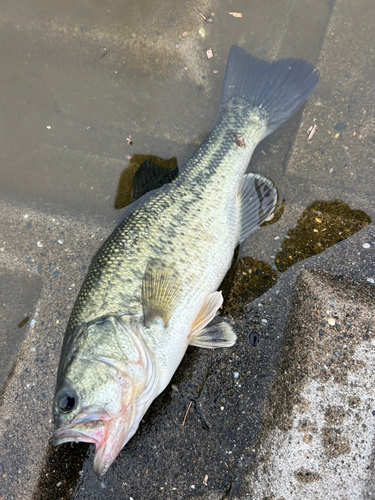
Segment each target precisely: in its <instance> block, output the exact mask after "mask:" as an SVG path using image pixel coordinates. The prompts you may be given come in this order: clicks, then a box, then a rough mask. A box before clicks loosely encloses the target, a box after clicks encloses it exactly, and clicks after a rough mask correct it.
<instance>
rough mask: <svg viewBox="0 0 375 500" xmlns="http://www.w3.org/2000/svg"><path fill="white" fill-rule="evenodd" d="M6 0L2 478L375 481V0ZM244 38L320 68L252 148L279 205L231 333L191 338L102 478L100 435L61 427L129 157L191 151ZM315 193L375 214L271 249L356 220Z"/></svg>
mask: <svg viewBox="0 0 375 500" xmlns="http://www.w3.org/2000/svg"><path fill="white" fill-rule="evenodd" d="M3 7H4V9H3V11H2V17H1V20H0V39H1V41H2V48H3V49H2V51H1V54H0V60H1V62H2V68H3V77H2V78H1V80H0V89H1V96H2V97H1V99H0V100H1V108H2V116H3V118H4V119H3V120H2V122H1V124H0V127H1V129H0V132H1V133H0V141H1V155H2V162H1V167H0V168H1V174H2V182H1V185H0V196H1V198H2V201H1V207H0V209H1V213H2V218H1V220H0V234H1V252H0V266H1V270H2V273H3V274H2V276H6V278H5V279H6V284H7V287H8V288H7V289H6V288H4V287H2V290H4V293H5V301H4V302H3V303H4V304H6V312H7V313H6V314H4V316H3V317H6V318H7V321H8V320H9V321H11V325H12V328H13V329H14V330H12V331H17V333H18V332H19V333H20V337H19V341H18V342H17V343H15V344H14V348H13V353H12V354H13V357H12V355H11V356H10V357H9V360H8V364H7V365H6V368H5V370H6V373H7V374H8V373H9V370H11V372H10V375H9V376H8V378H7V382H6V384H5V388H4V391H3V394H2V404H1V407H0V429H1V434H0V472H1V477H0V480H1V488H0V491H1V496H2V497H3V498H4V499H5V498H6V499H7V500H8V499H13V498H14V499H16V498H17V499H18V498H20V499H27V498H34V499H35V500H39V499H42V498H43V499H44V498H64V499H65V498H85V499H86V498H116V499H117V498H130V497H131V498H133V499H134V500H137V499H139V498H155V499H156V498H206V499H221V498H238V499H243V498H262V499H266V498H269V499H271V498H274V499H275V500H276V499H281V498H284V499H287V498H307V499H310V498H311V499H313V498H314V499H315V498H327V497H329V498H340V499H341V498H345V495H346V497H347V498H372V495H373V493H374V491H375V487H374V484H375V483H374V476H373V464H374V451H373V433H372V428H373V425H372V421H373V418H374V417H373V415H372V411H374V409H373V401H372V400H371V397H372V396H371V394H372V393H373V389H374V388H373V382H372V378H371V373H372V370H373V368H372V366H373V349H374V345H373V338H372V336H373V331H374V325H373V318H374V313H373V301H372V297H373V293H374V292H373V290H374V288H373V287H374V280H375V269H374V267H373V262H374V261H375V254H374V247H375V236H374V226H373V225H370V226H368V227H367V228H364V229H362V230H361V231H360V232H357V233H356V234H354V235H353V233H354V232H355V230H357V229H360V228H361V227H364V226H365V225H366V224H367V223H368V222H369V220H370V219H372V220H374V216H375V205H374V197H373V191H374V187H375V178H374V169H373V161H374V158H373V156H374V141H373V135H374V134H373V130H374V123H373V121H374V120H373V113H372V112H371V110H372V109H373V104H374V103H373V91H372V89H373V81H374V69H373V68H374V67H375V66H374V51H373V48H372V45H371V43H369V40H371V39H372V31H373V29H372V26H373V23H374V20H375V12H374V7H373V5H372V2H370V1H369V0H361V1H360V2H357V3H356V4H353V3H352V2H350V1H349V0H341V1H337V2H330V1H328V2H327V1H323V0H319V1H317V2H309V1H308V0H306V1H305V0H304V1H302V2H290V1H289V0H283V1H281V2H277V3H276V4H275V3H274V2H272V3H268V2H263V1H261V0H259V1H256V2H251V4H249V3H248V2H245V1H244V0H243V1H239V2H237V3H236V5H234V4H233V3H230V5H227V4H224V3H222V2H214V3H212V2H211V3H210V4H208V3H207V2H203V3H201V4H200V5H199V6H198V7H199V8H201V9H202V10H203V11H204V12H205V13H207V14H208V15H211V16H212V18H213V23H212V24H208V23H205V22H204V21H203V19H202V18H201V17H200V16H199V15H198V14H197V13H196V12H195V11H194V9H192V8H191V9H190V6H189V8H187V7H186V4H185V2H173V4H172V3H171V2H166V3H164V4H163V5H162V6H159V5H156V4H154V3H151V2H141V3H139V4H137V5H133V4H131V3H129V2H125V3H124V2H111V3H110V4H106V5H103V4H102V3H100V2H93V1H90V2H88V3H84V4H81V5H77V4H76V3H73V2H68V3H65V4H64V8H61V7H59V6H58V5H54V4H51V2H49V1H48V0H34V1H33V2H28V3H25V2H23V1H22V0H18V1H17V2H12V3H9V4H7V5H4V6H3ZM229 10H231V11H232V10H233V11H238V12H242V14H243V18H233V17H232V16H230V15H229V14H228V11H229ZM202 30H203V31H202ZM185 33H186V34H185ZM233 43H237V44H239V45H241V46H243V47H244V48H246V49H247V50H248V51H250V52H251V53H253V54H254V55H256V56H258V57H265V58H268V59H272V58H277V57H286V56H292V57H303V58H305V59H307V60H309V61H310V62H312V63H313V64H316V65H317V66H318V68H319V69H320V71H321V74H322V77H321V81H320V84H319V86H318V87H317V89H316V91H315V92H314V94H313V96H312V97H311V98H310V99H309V101H308V103H307V104H306V106H304V108H303V110H301V111H299V112H298V114H297V115H296V116H295V117H293V118H292V120H290V121H289V122H288V123H287V124H285V125H284V126H283V127H282V128H281V129H280V130H279V131H277V132H276V133H275V134H272V136H270V137H269V138H267V139H266V140H265V141H264V142H263V143H262V144H260V145H259V147H258V148H257V151H256V152H255V154H254V157H253V159H252V161H251V164H250V167H249V168H250V170H252V171H256V172H261V173H262V174H263V175H268V176H270V177H271V178H272V179H273V180H274V182H275V183H276V184H277V186H278V188H279V191H280V195H281V199H285V202H284V210H283V212H282V214H281V217H280V218H279V219H278V220H276V221H273V222H274V223H273V224H272V225H268V226H266V227H263V228H261V229H260V230H259V231H257V232H256V233H255V234H254V235H253V236H252V237H251V238H250V239H249V240H248V241H247V243H246V244H245V246H244V248H242V249H241V253H240V255H239V257H240V266H238V268H237V269H235V270H234V277H235V281H234V286H232V287H230V290H229V291H228V306H229V307H228V308H227V310H226V311H225V312H226V314H227V317H228V320H229V321H231V322H232V324H233V327H234V328H235V329H236V332H237V334H238V342H237V344H236V346H235V347H233V348H232V349H230V350H217V351H214V352H207V351H205V350H202V349H197V348H190V349H189V350H188V352H187V355H186V357H185V358H184V360H183V362H182V364H181V366H180V367H179V369H178V370H177V372H176V374H175V376H174V378H173V380H172V382H171V384H170V385H169V387H168V388H167V389H166V391H165V392H164V393H163V394H162V395H161V396H160V397H159V398H158V399H157V400H156V401H155V402H154V403H153V405H152V407H151V408H150V410H149V411H148V412H147V414H146V415H145V417H144V420H143V421H142V423H141V425H140V428H139V430H138V432H137V434H136V435H135V436H134V438H133V439H132V440H131V442H130V443H129V445H128V446H127V447H126V448H125V449H124V450H123V451H122V452H121V453H120V455H119V457H118V459H117V460H116V461H115V463H114V464H113V466H112V467H111V469H110V471H109V472H108V474H107V475H106V477H105V479H104V483H100V482H99V481H98V480H97V478H96V477H95V476H94V475H93V472H92V456H93V455H92V454H93V451H92V449H90V448H88V447H87V446H85V445H75V446H70V445H64V446H61V447H60V448H52V447H51V446H50V437H51V432H52V422H51V402H52V397H53V390H54V382H55V373H56V367H57V363H58V359H59V353H60V347H61V340H62V336H63V333H64V329H65V326H66V323H67V320H68V317H69V312H70V308H71V307H72V304H73V302H74V299H75V296H76V294H77V291H78V288H79V286H80V284H81V283H82V280H83V278H84V276H85V273H86V271H87V266H88V265H89V263H90V261H91V258H92V256H93V255H94V253H95V251H96V250H97V248H98V247H99V245H100V244H101V242H102V241H103V239H104V238H105V237H106V236H107V235H108V234H109V233H110V232H111V230H112V229H113V228H114V226H115V224H116V220H118V219H119V217H120V213H119V212H117V211H116V210H115V208H114V207H115V205H116V202H117V201H118V199H119V198H118V195H119V194H120V193H121V194H124V196H125V198H126V196H127V195H128V194H129V192H128V191H127V190H126V189H128V186H125V184H127V180H128V181H129V179H130V177H131V175H130V173H131V172H130V170H131V169H130V170H127V169H128V166H129V164H130V163H131V160H129V159H127V158H126V156H127V155H156V156H158V157H162V158H171V157H173V156H174V157H176V158H177V161H178V163H181V162H183V161H184V160H185V159H186V158H187V157H188V156H189V154H190V153H191V152H192V151H193V150H194V149H195V147H196V146H197V144H198V143H199V142H200V141H201V139H202V138H203V137H204V135H205V134H206V133H207V132H208V131H209V130H210V128H211V126H212V125H213V123H214V121H215V119H216V113H217V108H218V102H219V98H220V92H221V84H222V78H223V75H224V70H225V64H226V57H227V54H228V52H229V48H230V46H231V45H232V44H233ZM177 46H180V47H177ZM208 48H212V50H213V53H214V57H213V58H212V59H210V60H208V59H207V58H206V54H205V51H206V50H207V49H208ZM185 68H186V69H185ZM214 70H215V71H216V70H217V73H214ZM312 124H317V126H318V131H317V133H316V134H315V136H314V138H313V141H312V142H311V143H310V144H308V143H307V140H306V131H307V129H308V128H309V126H310V125H312ZM49 127H50V128H49ZM130 135H131V142H133V144H132V145H131V144H128V141H127V138H128V137H130ZM129 142H130V141H129ZM128 172H130V173H128ZM127 176H129V178H128V177H127ZM120 187H121V189H120ZM317 200H318V202H319V203H322V204H328V205H329V206H330V204H331V203H335V200H339V203H341V204H346V207H349V208H348V210H352V211H353V213H356V214H358V211H362V213H363V216H361V217H362V219H358V217H357V218H356V217H354V218H353V219H352V220H353V221H354V222H353V224H352V225H351V229H352V230H351V231H349V234H345V236H349V235H352V236H350V238H349V239H345V241H341V242H338V241H339V239H341V236H342V235H339V236H340V237H338V238H336V239H335V237H332V238H331V239H329V238H328V239H327V241H328V243H329V244H335V243H336V244H335V245H334V246H333V247H331V248H328V249H325V251H324V252H322V253H320V254H319V255H316V256H315V257H312V258H311V259H308V260H304V261H302V262H299V263H297V262H298V261H299V260H300V259H299V258H295V259H290V260H292V262H293V264H294V265H293V266H292V267H291V268H290V269H288V270H287V271H286V272H284V271H285V269H286V268H287V267H288V266H284V267H283V268H279V266H278V263H277V262H276V259H277V255H278V253H279V252H281V253H282V252H283V251H284V253H285V255H286V254H287V253H288V251H289V250H290V249H291V247H288V244H289V242H288V239H290V234H291V233H290V231H293V230H294V228H295V229H298V231H300V233H298V234H297V233H293V234H294V235H295V241H294V244H293V249H294V250H295V249H296V248H298V245H302V244H303V241H305V242H306V240H304V238H302V237H301V234H302V230H301V227H302V226H303V227H305V228H307V230H308V231H310V232H311V234H308V237H309V238H310V239H309V240H308V241H310V242H311V241H312V242H313V243H314V244H316V241H315V240H314V238H315V237H316V234H315V231H314V229H319V228H321V227H322V226H321V225H322V224H325V227H327V231H328V230H331V231H332V234H333V236H335V235H336V236H337V235H338V233H339V232H340V231H339V230H338V229H339V228H340V227H341V225H342V220H341V219H340V218H339V219H340V220H338V221H337V220H336V222H333V220H332V219H330V220H328V219H327V220H326V219H325V217H323V218H321V214H316V213H315V212H314V216H313V219H311V220H310V219H309V221H307V222H308V223H306V221H305V220H304V224H303V225H302V226H301V224H299V221H301V217H302V216H303V214H304V213H306V212H305V211H306V209H307V208H308V207H309V206H312V204H314V203H316V202H317ZM121 203H126V200H125V202H124V201H122V202H121ZM340 206H344V205H340ZM315 209H316V207H314V210H315ZM309 213H310V215H311V213H312V212H311V211H310V212H309ZM322 213H325V212H324V211H322ZM26 216H27V218H26ZM316 217H317V218H318V219H321V220H322V223H319V222H317V221H316V220H315V218H316ZM310 218H311V217H310ZM313 220H314V221H315V222H314V221H313ZM315 223H316V224H317V226H316V227H315V225H314V224H315ZM361 223H363V224H362V225H361ZM298 231H297V232H298ZM341 232H342V231H341ZM288 236H289V238H288ZM307 246H309V245H307ZM328 246H329V245H328V244H327V245H325V247H324V248H327V247H328ZM304 248H306V245H305V247H304ZM315 253H318V252H315ZM289 254H290V252H289ZM289 254H288V255H289ZM303 257H306V255H305V254H304V255H303ZM286 258H289V257H288V256H286ZM241 259H242V260H241ZM250 270H251V271H252V272H251V273H249V271H250ZM280 271H282V272H280ZM236 272H237V276H236ZM240 273H247V274H240ZM250 275H253V276H250ZM265 276H268V278H267V279H264V277H265ZM252 277H255V279H254V280H253V279H252ZM22 280H24V286H22V288H21V283H22ZM269 288H271V289H270V290H269V291H268V292H267V293H266V295H263V296H262V297H261V298H258V299H256V300H255V301H254V302H250V301H251V300H252V299H253V298H254V297H257V296H259V294H260V293H263V292H264V291H266V290H267V289H269ZM7 290H9V291H7ZM21 292H22V293H21ZM332 297H333V298H334V301H332V300H331V299H332ZM317 311H319V313H318V312H317ZM327 311H330V312H329V313H327ZM347 314H349V316H346V315H347ZM25 317H29V320H28V322H27V323H26V324H24V326H22V327H21V328H20V329H18V324H20V323H21V321H22V320H23V319H24V318H25ZM347 318H349V319H347ZM32 320H33V323H31V321H32ZM328 320H330V322H331V323H332V320H334V321H335V324H334V325H330V324H329V323H328ZM323 323H324V326H323ZM347 323H350V325H348V324H347ZM338 326H340V329H338ZM321 332H323V333H321ZM351 335H352V336H351ZM345 346H346V347H345ZM337 353H338V355H337ZM13 360H16V361H15V362H14V361H13ZM323 360H324V362H323ZM2 366H4V364H2ZM325 366H326V367H327V368H325ZM10 367H12V368H10ZM285 372H287V373H285ZM4 373H5V372H4ZM332 377H333V378H332ZM190 403H191V406H190V409H189V405H190ZM188 409H189V411H188V413H186V412H187V410H188ZM185 417H186V419H185ZM184 419H185V422H184ZM183 422H184V425H182V423H183ZM1 496H0V498H1Z"/></svg>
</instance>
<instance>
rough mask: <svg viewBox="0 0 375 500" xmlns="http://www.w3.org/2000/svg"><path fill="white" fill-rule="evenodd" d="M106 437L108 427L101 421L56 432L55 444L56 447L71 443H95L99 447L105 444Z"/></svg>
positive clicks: (73, 425) (84, 423)
mask: <svg viewBox="0 0 375 500" xmlns="http://www.w3.org/2000/svg"><path fill="white" fill-rule="evenodd" d="M105 435H106V425H105V423H104V422H102V421H101V420H94V421H92V422H83V423H80V424H70V425H69V426H67V427H62V428H61V429H57V430H55V432H54V433H53V444H54V445H55V446H56V445H58V444H62V443H68V442H70V441H73V442H76V443H79V442H84V443H94V444H96V445H97V446H98V445H99V444H100V443H101V442H103V439H105Z"/></svg>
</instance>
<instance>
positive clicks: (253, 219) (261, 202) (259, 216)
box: [238, 174, 278, 243]
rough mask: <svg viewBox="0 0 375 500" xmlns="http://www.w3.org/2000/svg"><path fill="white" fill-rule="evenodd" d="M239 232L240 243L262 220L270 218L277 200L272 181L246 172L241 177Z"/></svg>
mask: <svg viewBox="0 0 375 500" xmlns="http://www.w3.org/2000/svg"><path fill="white" fill-rule="evenodd" d="M238 196H239V201H240V219H241V226H240V234H239V237H238V242H239V243H242V242H243V241H245V240H246V238H247V237H248V236H250V234H251V233H253V232H254V231H255V230H256V229H257V228H258V227H259V226H260V225H261V224H263V222H265V221H266V220H270V219H271V218H272V216H273V214H274V211H275V207H276V203H277V200H278V193H277V189H276V187H275V186H274V184H273V182H272V181H270V180H269V179H267V178H266V177H262V176H261V175H259V174H247V175H244V176H243V178H242V182H241V186H240V191H239V193H238Z"/></svg>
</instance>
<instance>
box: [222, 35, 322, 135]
mask: <svg viewBox="0 0 375 500" xmlns="http://www.w3.org/2000/svg"><path fill="white" fill-rule="evenodd" d="M318 80H319V71H318V70H317V69H315V68H314V67H313V66H312V65H311V64H309V63H308V62H306V61H303V60H302V59H280V60H279V61H273V62H272V63H269V62H267V61H264V60H262V59H257V58H256V57H254V56H252V55H250V54H248V53H247V52H246V51H245V50H244V49H241V48H240V47H237V46H236V45H233V46H232V48H231V50H230V53H229V58H228V64H227V69H226V73H225V78H224V84H223V92H222V95H221V101H220V112H221V111H223V110H224V109H225V108H226V107H227V106H228V105H230V101H231V100H232V98H235V97H236V96H238V97H242V98H243V99H245V100H246V101H247V102H248V103H249V107H250V109H251V110H253V112H254V113H255V114H256V115H257V116H259V118H260V119H261V120H263V121H265V122H266V124H267V125H266V126H267V132H266V135H268V134H270V133H271V132H272V131H273V130H275V129H276V128H277V127H279V126H280V125H282V124H283V123H284V122H286V120H287V119H288V118H289V117H291V116H292V114H293V113H294V112H295V111H296V110H297V109H298V108H299V107H300V106H301V104H302V103H303V102H304V101H305V100H306V99H307V98H308V97H309V95H310V94H311V92H312V91H313V90H314V88H315V87H316V85H317V83H318Z"/></svg>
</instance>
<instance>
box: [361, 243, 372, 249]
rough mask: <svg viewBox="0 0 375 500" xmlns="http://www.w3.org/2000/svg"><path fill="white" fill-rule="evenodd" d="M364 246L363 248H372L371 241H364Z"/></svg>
mask: <svg viewBox="0 0 375 500" xmlns="http://www.w3.org/2000/svg"><path fill="white" fill-rule="evenodd" d="M362 246H363V248H370V246H371V245H370V243H363V245H362Z"/></svg>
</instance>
